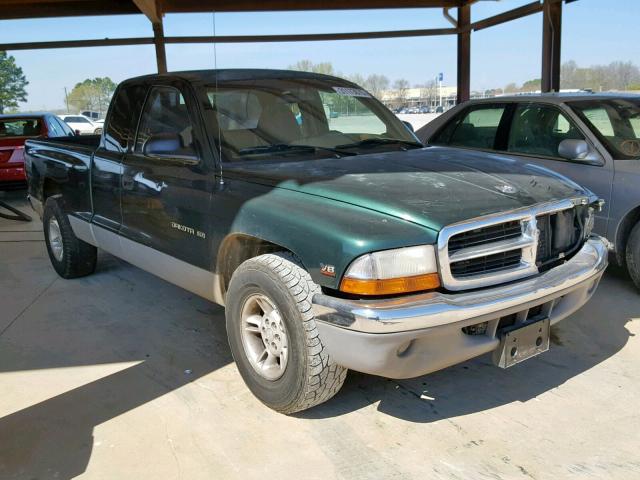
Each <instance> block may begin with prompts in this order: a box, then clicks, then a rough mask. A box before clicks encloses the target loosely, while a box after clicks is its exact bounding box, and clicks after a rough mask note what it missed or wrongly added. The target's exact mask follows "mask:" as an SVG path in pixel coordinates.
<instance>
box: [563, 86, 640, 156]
mask: <svg viewBox="0 0 640 480" xmlns="http://www.w3.org/2000/svg"><path fill="white" fill-rule="evenodd" d="M569 105H570V106H571V107H572V108H573V109H574V110H575V111H576V113H577V114H578V115H579V116H580V117H582V119H583V120H584V121H585V122H586V123H587V124H589V125H590V126H591V127H592V129H593V130H594V132H595V133H596V135H597V136H598V137H599V139H600V141H601V142H602V143H603V144H604V146H605V147H606V148H607V150H609V153H611V155H612V156H613V157H614V158H616V159H640V99H624V98H620V99H610V100H582V101H579V102H570V103H569Z"/></svg>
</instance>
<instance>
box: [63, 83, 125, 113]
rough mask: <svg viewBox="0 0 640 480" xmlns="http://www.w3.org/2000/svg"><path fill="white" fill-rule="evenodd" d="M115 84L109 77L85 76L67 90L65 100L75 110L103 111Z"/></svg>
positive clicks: (107, 104)
mask: <svg viewBox="0 0 640 480" xmlns="http://www.w3.org/2000/svg"><path fill="white" fill-rule="evenodd" d="M116 86H117V85H116V84H115V83H114V82H113V81H112V80H111V79H110V78H109V77H104V78H100V77H98V78H93V79H90V78H87V79H86V80H84V81H83V82H80V83H77V84H76V86H75V87H73V90H71V92H69V95H68V97H67V101H68V102H69V105H71V106H72V107H74V108H75V109H77V110H79V111H80V110H92V111H96V112H100V113H104V112H105V111H106V110H107V107H108V106H109V101H110V100H111V97H112V96H113V92H114V91H115V89H116Z"/></svg>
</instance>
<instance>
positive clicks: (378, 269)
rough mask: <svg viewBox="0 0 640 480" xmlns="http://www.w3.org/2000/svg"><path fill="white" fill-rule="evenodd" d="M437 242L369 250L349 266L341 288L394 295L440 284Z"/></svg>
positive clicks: (362, 292)
mask: <svg viewBox="0 0 640 480" xmlns="http://www.w3.org/2000/svg"><path fill="white" fill-rule="evenodd" d="M437 272H438V267H437V264H436V255H435V250H434V248H433V245H419V246H417V247H407V248H397V249H394V250H385V251H382V252H374V253H368V254H367V255H363V256H361V257H358V258H356V259H355V260H354V261H353V263H351V265H350V266H349V268H347V271H346V273H345V274H344V278H343V279H342V282H341V283H340V290H341V291H343V292H345V293H352V294H356V295H391V294H397V293H408V292H418V291H421V290H432V289H434V288H438V287H439V286H440V278H439V277H438V273H437Z"/></svg>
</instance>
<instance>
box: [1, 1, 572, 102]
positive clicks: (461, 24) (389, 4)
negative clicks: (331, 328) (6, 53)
mask: <svg viewBox="0 0 640 480" xmlns="http://www.w3.org/2000/svg"><path fill="white" fill-rule="evenodd" d="M477 1H481V0H0V20H14V19H30V18H49V17H74V16H92V15H124V14H144V15H145V16H146V17H147V18H148V19H149V21H150V22H151V24H152V27H153V37H136V38H97V39H88V40H68V41H51V42H23V43H6V44H0V50H34V49H50V48H77V47H95V46H118V45H155V49H156V60H157V64H158V71H159V72H166V71H167V60H166V53H165V44H167V43H246V42H300V41H326V40H353V39H374V38H400V37H420V36H433V35H456V36H457V38H458V47H457V58H458V69H457V70H458V72H457V76H458V78H457V85H458V101H464V100H467V99H468V98H469V94H470V70H471V69H470V63H471V62H470V57H471V32H473V31H478V30H482V29H484V28H489V27H492V26H494V25H499V24H501V23H505V22H508V21H511V20H515V19H518V18H522V17H524V16H527V15H531V14H534V13H538V12H543V21H542V72H541V78H542V89H543V91H554V90H555V91H557V90H559V89H560V43H561V42H560V38H561V37H560V35H561V26H562V5H563V1H564V3H569V2H572V1H576V0H535V1H532V2H531V3H528V4H525V5H523V6H521V7H518V8H515V9H513V10H509V11H507V12H504V13H501V14H499V15H495V16H493V17H489V18H485V19H483V20H480V21H476V22H473V23H472V22H471V7H472V5H473V4H474V3H476V2H477ZM379 8H380V9H381V8H441V9H443V14H444V16H445V18H446V19H447V20H448V21H449V22H450V23H451V27H448V28H432V29H422V30H399V31H376V32H353V33H321V34H292V35H287V34H285V35H232V36H190V37H165V35H164V30H163V22H162V19H163V16H164V15H165V14H168V13H204V12H213V11H215V12H249V11H291V10H346V9H349V10H353V9H379ZM451 9H455V10H457V18H454V17H453V16H451V15H450V14H449V10H451Z"/></svg>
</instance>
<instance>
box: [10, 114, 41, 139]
mask: <svg viewBox="0 0 640 480" xmlns="http://www.w3.org/2000/svg"><path fill="white" fill-rule="evenodd" d="M41 131H42V120H41V119H39V118H20V119H3V120H0V138H7V137H37V136H38V135H40V133H41Z"/></svg>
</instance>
